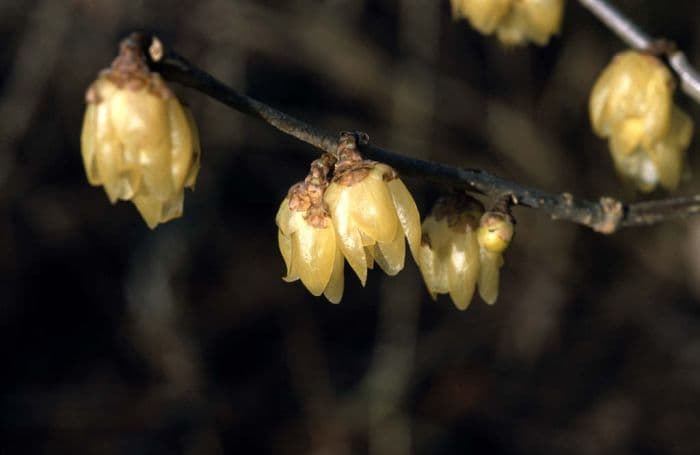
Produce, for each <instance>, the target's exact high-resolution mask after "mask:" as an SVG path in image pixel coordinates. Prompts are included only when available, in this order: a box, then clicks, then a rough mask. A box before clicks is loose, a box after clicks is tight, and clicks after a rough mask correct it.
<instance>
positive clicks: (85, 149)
mask: <svg viewBox="0 0 700 455" xmlns="http://www.w3.org/2000/svg"><path fill="white" fill-rule="evenodd" d="M86 101H87V108H86V110H85V118H84V121H83V131H82V136H81V149H82V156H83V164H84V165H85V172H86V174H87V178H88V181H89V182H90V184H92V185H95V186H98V185H103V186H104V189H105V192H106V193H107V196H108V198H109V200H110V201H111V202H112V203H113V204H114V203H116V201H117V200H119V199H121V200H131V201H132V202H133V203H134V205H136V208H137V209H138V211H139V213H141V216H142V217H143V219H144V220H145V221H146V224H147V225H148V226H149V227H150V228H151V229H153V228H155V227H156V226H157V225H158V224H159V223H164V222H166V221H169V220H171V219H173V218H177V217H179V216H181V215H182V206H183V199H184V188H185V187H188V188H194V184H195V180H196V178H197V173H198V171H199V155H200V150H199V137H198V134H197V129H196V126H195V124H194V121H193V119H192V116H191V115H190V113H189V112H188V110H187V109H186V108H184V107H183V106H182V105H181V104H180V102H179V101H178V100H177V98H176V97H175V95H174V94H173V93H172V92H171V91H170V89H169V88H168V86H167V85H166V83H165V82H164V81H163V79H161V77H160V75H159V74H157V73H153V72H151V71H149V69H148V67H147V65H146V63H145V60H144V57H143V51H142V50H141V47H140V45H139V40H138V39H137V37H135V36H132V37H129V38H127V39H125V40H124V41H122V43H121V46H120V52H119V55H118V56H117V58H116V59H115V60H114V62H113V63H112V65H111V67H110V68H108V69H105V70H104V71H102V72H101V73H100V75H99V77H98V78H97V80H96V81H95V82H93V83H92V85H91V86H90V87H89V88H88V90H87V94H86Z"/></svg>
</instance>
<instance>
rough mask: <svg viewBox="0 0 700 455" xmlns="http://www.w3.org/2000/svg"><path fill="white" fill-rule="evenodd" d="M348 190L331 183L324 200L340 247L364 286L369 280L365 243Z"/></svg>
mask: <svg viewBox="0 0 700 455" xmlns="http://www.w3.org/2000/svg"><path fill="white" fill-rule="evenodd" d="M347 190H348V187H344V186H341V185H338V184H335V183H331V184H330V185H329V186H328V188H327V189H326V193H325V195H324V200H325V201H326V204H328V207H329V209H330V212H331V219H332V220H333V225H334V227H335V231H336V234H337V236H338V243H339V245H340V249H341V251H342V252H343V255H344V256H345V259H346V260H347V261H348V264H350V267H352V269H353V270H354V271H355V273H356V274H357V277H358V278H359V279H360V283H362V286H364V285H365V283H366V281H367V258H366V256H365V248H364V246H365V245H363V242H362V236H361V235H360V232H359V231H358V229H357V226H356V224H355V222H354V220H353V218H352V212H351V210H350V207H351V205H352V204H353V201H352V193H351V192H349V191H347Z"/></svg>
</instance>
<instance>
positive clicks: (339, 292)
mask: <svg viewBox="0 0 700 455" xmlns="http://www.w3.org/2000/svg"><path fill="white" fill-rule="evenodd" d="M344 265H345V260H344V259H343V253H341V252H340V248H336V250H335V260H334V261H333V273H331V278H330V280H329V281H328V285H327V286H326V289H325V290H324V291H323V295H324V296H325V297H326V298H327V299H328V301H329V302H331V303H340V300H341V299H342V298H343V290H344V286H345V276H344V275H345V274H344V273H343V272H344V271H343V269H344V267H343V266H344Z"/></svg>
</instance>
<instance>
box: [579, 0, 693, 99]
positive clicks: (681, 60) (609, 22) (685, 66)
mask: <svg viewBox="0 0 700 455" xmlns="http://www.w3.org/2000/svg"><path fill="white" fill-rule="evenodd" d="M579 3H580V4H581V5H583V7H585V8H586V9H588V10H589V11H590V12H591V13H593V15H594V16H596V17H597V18H598V19H599V20H600V21H601V22H602V23H603V24H605V25H606V26H607V27H608V28H609V29H610V30H612V31H613V32H615V34H616V35H617V36H619V37H620V39H622V41H624V42H625V43H627V44H628V45H629V46H631V47H633V48H635V49H639V50H642V51H654V50H655V48H657V47H658V46H657V44H658V43H664V45H663V46H662V47H661V49H657V50H656V51H657V52H658V51H662V53H664V54H666V55H667V57H668V63H669V65H670V66H671V68H673V70H674V71H675V72H676V74H677V75H678V77H679V78H680V80H681V89H683V91H684V92H685V93H686V94H687V95H688V96H689V97H691V98H692V99H693V100H695V102H697V103H700V73H698V71H697V70H696V69H695V67H694V66H693V65H691V64H690V62H689V61H688V58H687V57H686V56H685V54H684V53H683V52H682V51H680V50H678V49H675V46H669V45H668V42H667V41H666V40H657V39H653V38H651V37H650V36H649V35H648V34H647V33H646V32H645V31H644V30H642V29H641V28H640V27H639V26H637V24H635V23H634V22H632V21H631V20H630V19H629V18H628V17H626V16H625V15H624V14H622V13H621V12H620V11H619V10H618V9H617V8H615V7H614V6H613V5H611V4H610V3H609V2H608V1H607V0H579Z"/></svg>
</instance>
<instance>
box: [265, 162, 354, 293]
mask: <svg viewBox="0 0 700 455" xmlns="http://www.w3.org/2000/svg"><path fill="white" fill-rule="evenodd" d="M328 170H329V161H328V158H327V157H324V158H322V159H320V160H316V161H314V162H313V163H312V165H311V171H310V172H309V175H308V177H307V178H306V179H305V180H304V181H303V182H299V183H297V184H296V185H294V186H292V188H291V189H290V190H289V193H288V195H287V197H286V198H285V199H284V200H283V201H282V204H281V205H280V208H279V210H278V211H277V216H276V218H275V221H276V223H277V226H278V228H279V231H278V233H277V239H278V242H279V248H280V252H281V253H282V258H283V259H284V263H285V265H286V267H287V276H286V277H284V280H285V281H287V282H292V281H296V280H299V279H301V282H302V283H303V284H304V286H306V288H307V289H308V290H309V291H310V292H311V293H312V294H313V295H315V296H319V295H321V294H323V295H324V296H325V297H326V298H327V299H328V300H329V301H330V302H332V303H339V302H340V300H341V298H342V296H343V286H344V277H343V265H344V261H343V255H342V253H341V252H340V249H339V248H338V245H337V241H336V233H335V229H334V227H333V223H332V222H331V219H330V216H329V215H328V211H327V210H326V205H325V203H324V202H323V194H324V191H325V190H326V187H327V185H328V182H327V180H326V175H327V174H328Z"/></svg>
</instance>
